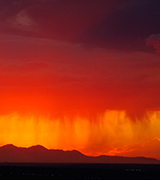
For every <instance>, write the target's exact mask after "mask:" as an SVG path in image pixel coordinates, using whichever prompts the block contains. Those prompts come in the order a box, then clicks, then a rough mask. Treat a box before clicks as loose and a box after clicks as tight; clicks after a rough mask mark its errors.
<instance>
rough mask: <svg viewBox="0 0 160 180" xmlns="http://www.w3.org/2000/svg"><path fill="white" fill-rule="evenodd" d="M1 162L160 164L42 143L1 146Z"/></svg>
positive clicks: (147, 159)
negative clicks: (51, 147) (66, 149)
mask: <svg viewBox="0 0 160 180" xmlns="http://www.w3.org/2000/svg"><path fill="white" fill-rule="evenodd" d="M0 162H27V163H28V162H29V163H116V164H118V163H123V164H160V161H158V160H156V159H152V158H145V157H118V156H105V155H102V156H98V157H91V156H85V155H83V154H82V153H80V152H78V151H76V150H73V151H63V150H48V149H46V148H44V147H43V146H40V145H37V146H32V147H29V148H19V147H15V146H13V145H5V146H2V147H0Z"/></svg>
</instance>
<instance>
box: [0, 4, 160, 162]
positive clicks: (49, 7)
mask: <svg viewBox="0 0 160 180" xmlns="http://www.w3.org/2000/svg"><path fill="white" fill-rule="evenodd" d="M159 22H160V2H159V1H158V0H107V1H106V0H98V1H97V0H92V1H90V0H77V1H75V0H67V1H66V0H32V1H28V0H0V96H1V97H0V132H1V135H0V146H2V145H5V144H14V145H16V146H18V147H30V146H33V145H37V144H40V145H43V146H44V147H46V148H48V149H62V150H72V149H75V150H78V151H80V152H82V153H84V154H86V155H90V156H97V155H102V154H105V155H113V156H114V155H116V156H131V157H135V156H146V157H153V158H157V159H159V160H160V153H159V152H160V96H159V92H160V26H159Z"/></svg>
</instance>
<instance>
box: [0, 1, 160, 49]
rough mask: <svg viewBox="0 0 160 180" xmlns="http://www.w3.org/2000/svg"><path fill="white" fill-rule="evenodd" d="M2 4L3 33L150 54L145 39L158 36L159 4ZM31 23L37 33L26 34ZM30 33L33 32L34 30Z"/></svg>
mask: <svg viewBox="0 0 160 180" xmlns="http://www.w3.org/2000/svg"><path fill="white" fill-rule="evenodd" d="M0 3H1V8H2V13H1V17H2V19H1V24H3V28H2V29H1V31H4V30H5V32H10V33H11V32H12V33H16V32H17V31H18V33H19V34H22V35H27V36H38V37H47V38H52V39H56V40H61V41H67V42H74V43H82V44H85V45H86V46H96V47H109V48H116V49H123V50H126V49H128V50H144V51H147V50H150V48H149V47H147V46H145V38H147V37H149V36H150V35H151V34H158V33H159V24H158V22H160V2H159V1H157V0H152V1H151V0H145V1H144V0H141V1H138V0H112V1H111V0H108V1H105V0H100V1H96V0H94V1H89V0H78V1H73V0H68V1H64V0H57V1H51V0H48V1H40V0H34V1H26V0H24V1H22V0H19V1H18V0H17V1H14V2H13V1H9V0H8V1H2V0H1V1H0ZM22 12H25V14H23V13H22ZM21 15H23V16H21ZM24 15H25V16H24ZM4 21H5V23H4ZM6 22H7V23H6ZM31 22H34V24H35V25H36V28H37V29H36V32H33V31H32V32H26V29H27V28H26V25H31V24H32V23H31ZM24 27H25V28H24ZM28 29H30V30H32V28H31V26H30V27H28Z"/></svg>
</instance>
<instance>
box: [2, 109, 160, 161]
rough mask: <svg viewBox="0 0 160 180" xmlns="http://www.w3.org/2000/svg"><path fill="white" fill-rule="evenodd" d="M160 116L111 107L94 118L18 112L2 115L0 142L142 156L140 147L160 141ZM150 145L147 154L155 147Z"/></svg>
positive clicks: (157, 113)
mask: <svg viewBox="0 0 160 180" xmlns="http://www.w3.org/2000/svg"><path fill="white" fill-rule="evenodd" d="M159 118H160V111H154V112H147V118H146V119H143V120H137V121H132V120H131V119H130V117H127V115H126V113H125V111H109V110H107V111H106V112H105V113H104V114H101V115H99V117H97V119H94V120H91V119H88V118H84V117H83V118H82V117H75V118H74V119H72V120H71V119H69V117H67V116H66V117H63V119H60V118H51V117H50V116H40V117H38V116H34V115H24V114H23V115H22V114H18V113H16V112H15V113H12V114H7V115H1V116H0V132H1V138H0V145H5V144H10V143H11V144H14V145H16V146H19V147H29V146H33V145H36V144H41V145H43V146H45V147H46V148H48V149H63V150H72V149H76V150H79V151H81V152H82V153H84V154H87V155H100V154H107V155H124V156H125V155H130V156H138V155H143V154H141V153H140V151H138V149H139V148H140V147H143V146H145V144H146V143H148V142H151V141H152V140H155V138H156V140H157V142H158V143H159V142H160V141H159V138H160V131H159V127H160V122H159ZM158 145H159V144H157V145H155V147H156V148H157V146H158ZM146 147H148V149H145V151H144V152H143V153H144V155H145V152H147V150H149V148H150V149H151V147H149V146H146ZM134 152H135V153H134ZM146 155H147V156H150V155H149V154H146ZM155 155H156V158H160V157H159V156H158V154H155ZM153 156H154V155H153Z"/></svg>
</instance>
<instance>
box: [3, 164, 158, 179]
mask: <svg viewBox="0 0 160 180" xmlns="http://www.w3.org/2000/svg"><path fill="white" fill-rule="evenodd" d="M0 179H5V180H8V179H16V180H19V179H20V180H28V179H29V180H42V179H44V180H51V179H53V180H54V179H55V180H120V179H123V180H134V179H135V180H159V179H160V165H153V164H152V165H149V164H145V165H143V164H43V163H42V164H41V163H37V164H35V163H32V164H30V163H24V164H23V163H1V164H0Z"/></svg>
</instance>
